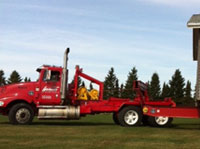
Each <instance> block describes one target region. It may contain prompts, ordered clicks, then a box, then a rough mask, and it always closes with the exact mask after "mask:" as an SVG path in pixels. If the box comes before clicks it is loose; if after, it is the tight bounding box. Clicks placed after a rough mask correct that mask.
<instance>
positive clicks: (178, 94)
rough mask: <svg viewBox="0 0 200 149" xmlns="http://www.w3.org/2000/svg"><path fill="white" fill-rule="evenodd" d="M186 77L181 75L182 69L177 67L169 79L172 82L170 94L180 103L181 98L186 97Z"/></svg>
mask: <svg viewBox="0 0 200 149" xmlns="http://www.w3.org/2000/svg"><path fill="white" fill-rule="evenodd" d="M184 82H185V79H184V78H183V77H182V75H181V71H180V70H179V69H177V70H176V71H175V73H174V75H173V76H172V79H171V80H170V81H169V84H170V96H171V97H172V98H173V99H174V100H175V101H176V102H179V103H180V99H181V98H183V97H184V86H185V83H184Z"/></svg>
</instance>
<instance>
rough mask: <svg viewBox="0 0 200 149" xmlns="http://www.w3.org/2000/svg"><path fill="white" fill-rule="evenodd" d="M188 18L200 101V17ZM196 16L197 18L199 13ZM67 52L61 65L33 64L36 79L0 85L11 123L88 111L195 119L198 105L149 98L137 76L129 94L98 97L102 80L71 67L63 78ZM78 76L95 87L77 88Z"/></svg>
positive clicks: (131, 121)
mask: <svg viewBox="0 0 200 149" xmlns="http://www.w3.org/2000/svg"><path fill="white" fill-rule="evenodd" d="M194 17H195V18H191V20H190V21H189V23H188V26H189V27H192V28H194V30H193V44H194V46H193V48H194V60H198V70H197V72H198V75H197V93H198V94H197V96H196V98H197V99H196V100H197V103H200V102H198V101H200V78H198V77H200V52H197V51H199V50H200V49H199V48H200V46H199V43H200V22H196V20H197V21H199V20H200V19H196V16H194ZM197 17H199V18H200V15H198V16H197ZM68 54H69V48H67V50H66V51H65V54H64V65H63V67H55V66H49V65H43V66H42V67H40V68H38V69H37V71H38V72H39V79H38V81H36V82H29V83H18V84H12V85H6V86H2V87H0V113H1V114H2V115H5V116H8V117H9V121H10V123H12V124H21V125H22V124H31V122H32V120H33V118H34V116H37V117H38V119H63V120H72V119H80V118H81V117H83V116H86V115H88V114H99V113H112V114H113V120H114V122H115V123H116V124H119V125H121V126H138V125H141V124H145V125H150V126H154V127H167V126H170V124H171V122H172V120H173V118H174V117H176V118H200V108H199V106H200V104H198V105H197V106H196V107H192V108H191V107H177V106H176V104H175V102H173V100H172V99H171V98H165V99H163V100H162V101H151V100H150V99H149V96H148V92H147V86H146V84H145V83H143V82H141V81H135V82H133V89H134V90H135V91H136V97H135V98H134V99H122V98H114V97H111V98H109V99H108V100H104V99H103V87H104V84H103V83H102V82H101V81H99V80H97V79H95V78H93V77H91V76H89V75H87V74H85V73H83V70H82V69H80V68H79V66H76V71H75V76H74V81H73V83H71V84H69V83H68V69H67V62H68ZM79 77H82V78H84V79H86V80H88V81H91V82H92V83H94V84H96V85H97V86H99V89H98V90H96V89H93V90H91V91H88V90H87V89H86V88H85V87H78V78H79Z"/></svg>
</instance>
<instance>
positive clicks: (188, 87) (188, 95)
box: [185, 80, 192, 99]
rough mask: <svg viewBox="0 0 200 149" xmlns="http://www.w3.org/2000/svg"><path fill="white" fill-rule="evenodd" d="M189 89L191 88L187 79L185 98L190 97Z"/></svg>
mask: <svg viewBox="0 0 200 149" xmlns="http://www.w3.org/2000/svg"><path fill="white" fill-rule="evenodd" d="M191 91H192V89H191V83H190V81H189V80H188V81H187V83H186V87H185V97H186V98H187V99H191V98H192V95H191Z"/></svg>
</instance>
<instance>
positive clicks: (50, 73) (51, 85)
mask: <svg viewBox="0 0 200 149" xmlns="http://www.w3.org/2000/svg"><path fill="white" fill-rule="evenodd" d="M60 77H61V73H60V72H59V71H55V70H45V72H44V75H43V79H42V81H41V92H40V98H39V102H40V105H50V104H54V105H56V104H57V105H59V104H60V103H61V99H60V85H61V81H60V80H61V79H60Z"/></svg>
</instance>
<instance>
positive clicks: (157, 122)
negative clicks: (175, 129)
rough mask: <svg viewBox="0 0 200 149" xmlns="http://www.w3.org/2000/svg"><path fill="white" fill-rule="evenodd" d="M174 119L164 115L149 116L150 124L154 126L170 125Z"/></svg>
mask: <svg viewBox="0 0 200 149" xmlns="http://www.w3.org/2000/svg"><path fill="white" fill-rule="evenodd" d="M172 121H173V118H170V117H163V116H159V117H152V116H149V118H148V122H149V124H150V125H151V126H153V127H169V126H171V123H172Z"/></svg>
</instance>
